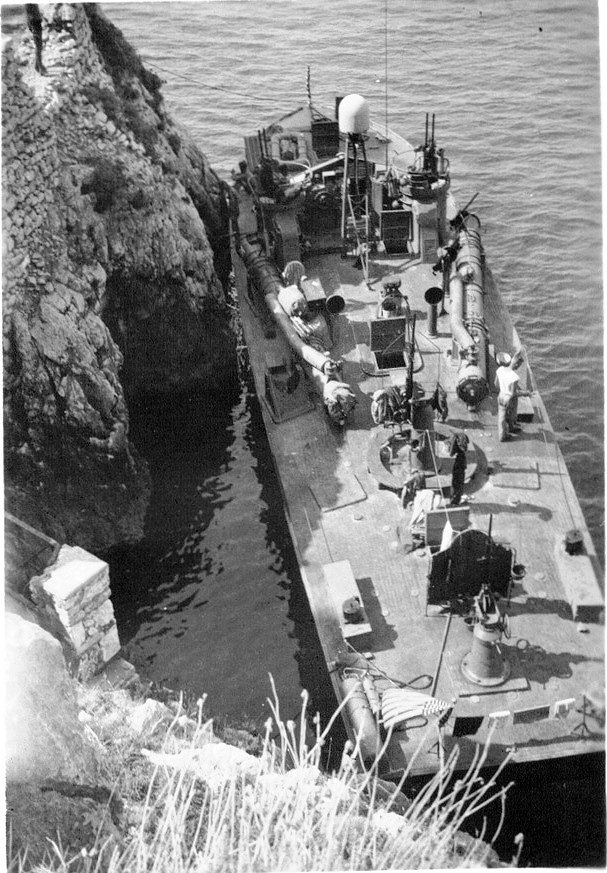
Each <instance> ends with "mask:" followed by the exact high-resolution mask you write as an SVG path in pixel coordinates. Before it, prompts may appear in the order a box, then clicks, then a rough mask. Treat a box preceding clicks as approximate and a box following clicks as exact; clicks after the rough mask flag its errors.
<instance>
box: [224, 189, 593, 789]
mask: <svg viewBox="0 0 607 873" xmlns="http://www.w3.org/2000/svg"><path fill="white" fill-rule="evenodd" d="M243 213H245V214H246V215H250V206H249V205H248V204H247V202H246V201H244V202H243V204H242V205H241V214H243ZM241 228H242V224H241ZM305 267H306V273H307V275H308V277H310V278H313V279H319V280H320V281H321V283H322V284H323V286H324V287H325V288H335V287H337V286H339V288H340V290H341V293H342V295H343V296H344V298H345V300H346V308H345V311H344V312H343V313H341V314H340V315H338V316H335V317H333V318H332V324H331V328H332V333H333V339H334V343H335V348H334V349H333V351H332V356H333V357H341V358H342V359H343V361H344V368H343V374H342V376H343V380H344V381H345V382H348V383H349V384H350V386H351V387H352V390H353V391H354V392H355V394H356V396H357V400H358V403H357V406H356V409H355V411H354V414H353V416H352V418H351V419H350V420H349V422H348V424H347V425H346V427H345V428H344V429H343V430H339V429H337V428H335V427H334V426H332V425H331V424H330V422H329V419H328V417H327V416H326V414H325V412H324V410H323V407H322V400H321V398H320V397H318V396H317V395H315V394H314V392H313V386H312V383H311V382H310V392H311V394H312V396H313V398H314V402H315V407H316V408H315V409H314V410H313V411H310V412H308V413H305V414H303V415H301V416H299V417H297V418H294V419H291V420H289V421H285V422H283V423H276V422H274V421H273V420H272V417H271V416H270V415H269V412H268V409H267V407H266V405H265V403H264V402H263V399H262V403H261V406H262V411H263V415H264V421H265V426H266V429H267V433H268V437H269V441H270V445H271V449H272V452H273V455H274V458H275V461H276V467H277V470H278V473H279V478H280V483H281V487H282V491H283V494H284V505H285V513H286V517H287V521H288V524H289V527H290V531H291V535H292V538H293V542H294V545H295V549H296V553H297V556H298V560H299V565H300V569H301V574H302V578H303V581H304V584H305V587H306V591H307V595H308V598H309V601H310V606H311V609H312V614H313V615H314V618H315V621H316V626H317V629H318V633H319V637H320V640H321V643H322V647H323V650H324V654H325V658H326V661H327V664H328V665H332V664H334V663H335V661H336V659H338V658H339V654H340V653H341V652H344V651H347V650H348V649H349V646H355V647H356V649H357V650H358V651H360V652H364V653H366V654H370V656H371V658H370V660H369V668H370V670H371V673H372V675H374V678H375V682H376V687H377V688H378V690H380V691H381V690H382V688H385V687H387V686H388V685H389V684H390V681H389V680H390V679H393V680H395V681H396V682H398V683H412V684H413V685H414V686H415V687H417V688H420V689H424V688H425V690H427V692H428V693H429V692H430V686H431V683H432V680H433V678H434V676H435V673H436V671H437V667H438V663H439V653H440V652H441V646H442V643H443V637H444V634H445V630H446V624H445V623H446V621H447V618H446V615H447V614H446V612H443V611H441V610H440V609H437V608H436V607H432V608H430V609H428V610H426V588H427V572H428V561H429V558H428V553H427V552H426V551H425V550H419V549H418V550H415V551H412V552H408V550H407V543H408V539H409V536H408V531H407V525H408V521H409V517H410V511H406V510H404V509H403V508H402V507H401V504H400V500H399V498H398V496H397V494H395V493H393V492H392V491H389V490H385V489H380V488H379V486H378V484H377V481H376V479H375V478H374V477H373V476H372V475H371V474H370V472H369V469H368V464H367V453H368V445H369V441H370V439H371V438H372V437H373V436H374V434H375V433H376V432H377V427H376V426H375V425H374V424H373V422H372V419H371V415H370V405H371V395H372V393H373V392H374V391H375V390H377V389H378V388H381V387H384V386H386V385H389V384H404V382H405V377H406V373H405V370H404V369H392V370H390V371H385V372H383V371H382V372H381V373H377V372H376V370H377V368H376V364H375V360H374V356H373V354H372V352H371V350H370V328H369V321H370V320H371V319H372V318H374V317H375V314H376V309H377V300H378V292H377V290H376V288H377V285H378V284H379V282H380V280H381V277H382V276H385V275H387V274H398V275H399V276H400V277H401V279H402V289H401V290H402V291H403V293H406V294H407V295H408V297H409V302H410V305H411V309H412V311H413V312H415V313H416V314H417V333H416V337H417V341H418V345H419V348H420V350H421V353H422V364H421V369H420V370H419V371H418V372H417V373H416V374H415V379H416V380H417V381H418V382H420V383H421V384H422V385H423V386H424V388H425V389H426V391H427V392H430V393H431V392H432V391H433V390H434V386H435V385H436V381H437V379H438V380H440V382H441V384H442V385H443V386H444V387H445V389H446V390H447V393H448V403H449V418H448V422H447V423H448V424H449V425H451V426H455V427H457V428H463V429H465V430H466V432H467V433H468V435H469V438H470V440H471V441H472V442H473V443H474V445H475V448H476V451H477V461H478V463H477V467H476V470H475V474H474V478H473V479H472V481H470V482H469V483H467V486H466V495H467V497H468V498H469V501H470V504H469V506H470V521H471V525H472V526H473V527H474V528H478V529H479V530H482V531H487V529H488V527H489V522H490V518H491V519H492V532H493V537H494V538H495V540H496V541H499V542H502V543H505V544H509V546H510V547H512V548H513V549H515V550H516V558H515V561H516V563H517V564H522V565H523V566H524V575H523V577H522V578H521V579H520V580H518V581H516V582H515V584H514V585H513V588H512V592H511V600H510V603H509V606H508V610H507V612H508V615H509V619H510V632H511V637H510V639H505V640H503V644H502V649H503V653H504V654H505V656H506V657H507V659H508V661H509V663H510V666H511V674H510V678H509V679H508V680H507V681H506V682H505V683H504V684H503V685H501V686H498V687H492V688H486V687H481V686H478V685H473V684H471V683H470V682H468V681H467V680H466V679H465V678H464V676H463V674H462V672H461V668H460V665H461V662H462V660H463V658H464V656H465V655H466V654H467V652H469V650H470V648H471V643H472V634H471V631H470V628H469V625H468V624H467V623H466V622H465V621H464V620H463V618H462V617H461V616H458V615H453V617H452V619H451V623H450V627H449V631H448V635H447V637H446V643H445V648H444V653H443V656H442V661H441V663H440V670H439V674H438V679H437V682H436V689H435V696H436V697H438V698H440V699H443V700H447V701H451V700H455V705H454V709H453V713H452V717H451V718H450V720H449V722H448V723H447V725H446V727H445V728H444V729H443V731H442V743H443V746H444V749H445V751H446V752H448V751H449V749H450V748H451V747H452V746H453V744H455V743H457V744H458V745H459V747H460V760H459V766H460V767H462V768H463V767H465V766H466V765H467V763H468V761H469V760H470V759H471V757H472V755H473V754H474V751H475V749H476V746H477V745H478V744H482V743H484V742H485V741H486V740H487V738H488V737H489V736H490V738H491V743H490V751H489V759H488V762H489V763H497V762H499V761H501V760H502V759H503V758H504V756H505V755H507V754H509V755H511V756H512V759H513V760H514V761H516V762H525V761H532V760H539V759H547V758H553V757H560V756H568V755H578V754H584V753H587V752H596V751H598V750H601V749H603V744H604V734H603V724H604V716H603V715H602V713H601V711H600V710H601V702H600V700H599V697H600V694H601V692H602V689H603V685H604V674H603V639H604V628H603V626H602V624H600V623H598V621H597V618H599V619H600V617H599V616H597V615H596V613H593V614H591V613H589V614H588V615H590V618H591V620H590V621H586V622H585V623H584V624H582V623H580V621H576V620H574V617H573V613H572V608H571V606H570V602H571V599H572V595H571V591H570V590H568V587H569V588H571V585H569V586H568V583H567V580H566V579H565V580H563V579H562V578H561V574H562V573H564V572H565V571H567V566H566V565H567V561H566V559H565V560H563V558H562V554H561V553H562V551H563V550H562V547H561V544H562V542H563V540H564V537H565V533H566V532H567V531H568V530H570V529H572V528H577V529H579V530H580V531H582V533H583V536H584V547H585V551H586V555H587V558H585V561H584V563H585V568H584V571H583V574H582V575H583V576H584V580H585V581H583V582H582V583H581V584H582V585H584V584H587V585H588V586H589V589H590V590H591V591H593V590H594V589H595V588H596V586H597V584H598V583H597V580H598V579H599V578H600V573H601V571H600V565H599V562H598V560H597V556H596V554H595V551H594V546H593V544H592V541H591V539H590V537H589V534H588V531H587V528H586V524H585V521H584V517H583V515H582V512H581V509H580V506H579V502H578V500H577V497H576V494H575V492H574V489H573V486H572V484H571V481H570V478H569V475H568V473H567V469H566V466H565V463H564V460H563V457H562V454H561V452H560V450H559V447H558V445H557V443H556V441H555V437H554V434H553V432H552V429H551V426H550V422H549V419H548V415H547V412H546V409H545V408H544V405H543V403H542V400H541V398H540V397H539V395H538V394H534V395H533V397H532V399H531V402H532V408H533V421H524V422H522V431H521V433H520V434H517V435H516V436H514V437H513V438H512V439H511V441H510V442H506V443H500V442H499V441H498V438H497V398H496V395H495V393H493V392H492V393H491V395H490V396H489V397H488V398H487V399H486V400H485V401H483V403H482V404H481V406H480V408H479V409H478V410H477V411H476V412H474V413H473V412H470V411H468V409H467V408H466V406H465V405H464V404H463V403H462V402H461V401H460V400H459V399H458V398H457V396H456V394H455V379H456V374H457V365H456V363H455V362H454V361H453V358H452V354H451V351H452V340H451V335H450V328H449V317H448V315H447V316H442V317H441V318H439V320H438V333H439V335H438V337H434V338H430V337H429V336H428V335H427V334H426V326H427V321H426V319H427V314H426V309H427V307H426V303H425V302H424V298H423V294H424V291H425V290H426V289H427V288H428V287H429V286H430V285H435V284H436V277H435V276H434V275H433V274H432V271H431V267H430V265H428V264H423V263H420V262H419V261H413V260H411V259H409V258H404V257H399V256H395V257H391V258H388V257H385V256H381V257H376V258H375V259H374V260H373V262H372V263H371V264H370V286H371V287H368V286H367V285H366V284H365V282H364V281H363V277H362V274H361V271H360V270H357V269H355V267H354V266H353V264H352V262H351V261H346V260H342V259H341V258H340V257H339V255H322V256H312V257H310V258H309V259H307V260H306V263H305ZM234 268H235V272H236V277H237V284H238V287H239V289H241V293H240V304H241V316H242V321H243V326H244V331H245V336H246V340H247V344H248V347H249V353H250V360H251V367H252V370H253V374H254V378H255V383H256V387H257V391H258V394H259V396H260V397H261V398H263V395H264V361H265V358H266V354H267V353H268V352H269V351H272V352H276V353H277V354H279V355H280V354H284V355H285V356H286V357H287V358H288V356H289V347H288V345H287V344H286V341H285V340H284V338H283V337H282V335H281V334H280V332H278V333H277V335H276V337H275V338H273V339H267V338H266V337H265V336H264V331H263V325H262V323H261V321H260V319H259V318H258V317H257V316H256V314H255V312H254V311H253V309H252V307H251V305H250V303H249V301H248V298H247V296H246V294H245V293H244V289H245V288H246V274H245V270H244V268H243V265H242V262H241V261H240V259H238V258H237V257H235V258H234ZM485 291H486V293H485V317H486V322H487V326H488V329H489V334H490V339H491V343H492V344H493V346H494V347H495V350H496V351H500V350H505V351H506V350H507V351H510V350H512V348H513V347H517V346H518V345H519V342H518V337H517V335H516V333H515V330H514V327H513V326H512V323H511V321H510V319H509V316H508V313H507V311H506V309H505V307H504V304H503V302H502V299H501V297H500V294H499V291H498V289H497V288H496V286H495V283H494V281H493V279H492V277H491V274H490V271H489V270H487V273H486V283H485ZM445 303H446V308H447V310H448V309H449V301H448V300H446V302H445ZM519 372H521V371H519ZM489 375H490V382H491V384H492V383H493V376H494V372H490V374H489ZM521 378H522V380H523V381H524V380H527V384H528V385H529V386H531V384H532V382H531V374H530V373H529V371H527V372H525V374H524V375H523V376H522V377H521ZM529 411H530V410H529V408H527V413H529ZM522 417H524V418H525V419H528V418H529V417H530V416H529V414H526V415H524V416H522ZM566 557H568V556H566ZM571 560H572V561H575V558H574V559H571ZM341 561H349V563H350V566H351V568H352V572H353V575H354V577H355V579H356V583H357V585H358V589H359V591H360V594H361V597H362V601H363V604H364V608H365V612H366V618H367V619H368V622H369V624H370V628H371V630H370V633H366V634H361V635H357V636H356V637H355V638H351V639H349V640H348V644H346V643H345V642H344V638H343V636H342V630H341V627H340V620H339V615H338V612H337V610H336V608H335V605H334V598H333V597H332V596H331V592H330V591H329V590H328V586H327V573H325V572H323V567H324V566H325V565H327V564H334V563H335V562H341ZM567 572H568V571H567ZM591 599H592V598H591ZM426 613H427V614H426ZM580 614H582V613H580ZM586 617H588V616H586ZM332 675H333V679H334V684H335V688H336V693H337V695H338V697H339V696H340V685H339V682H338V680H337V679H336V678H335V671H334V672H333V674H332ZM385 677H389V678H385ZM584 695H586V697H584ZM571 698H574V699H575V706H574V707H573V708H572V709H571V710H570V711H569V712H568V713H567V712H565V713H564V714H562V715H561V716H560V717H549V718H542V715H543V714H542V713H541V712H538V711H537V710H536V711H535V713H526V710H529V709H531V708H537V707H542V706H546V707H552V709H551V710H550V713H551V716H554V711H553V705H554V704H555V702H556V701H562V700H567V699H571ZM586 698H587V701H586V715H585V721H584V719H583V716H582V715H581V714H580V713H579V712H578V711H577V710H579V709H581V708H582V706H583V704H584V700H585V699H586ZM589 701H592V702H589ZM564 708H565V709H566V707H564ZM503 712H506V713H509V714H510V715H509V716H508V715H507V716H505V717H503V718H497V717H496V718H493V719H491V718H489V716H490V715H491V714H494V713H503ZM474 716H482V717H483V721H482V724H481V725H480V727H479V728H478V730H477V731H476V732H475V733H474V734H469V735H464V736H460V737H455V736H453V735H452V727H453V724H454V718H455V717H474ZM535 718H540V720H534V719H535ZM422 721H423V720H422ZM582 721H584V724H583V725H581V722H582ZM417 724H419V725H420V726H418V727H415V726H411V725H409V727H407V728H406V729H397V730H395V732H394V734H393V736H392V740H391V743H390V747H389V750H388V755H387V762H388V763H387V769H388V770H390V771H392V772H399V771H400V770H402V769H403V768H404V767H407V766H411V774H412V775H420V774H425V773H430V772H433V771H434V770H436V769H437V767H438V763H439V758H438V755H437V746H436V741H437V729H436V719H430V720H429V724H427V725H426V724H425V723H423V724H422V723H420V720H418V721H417ZM460 724H464V723H463V722H460ZM347 727H348V728H349V730H350V731H351V726H349V725H347ZM420 746H421V751H419V753H418V754H417V756H416V757H415V760H414V762H413V763H412V764H411V761H412V759H413V755H414V753H417V752H418V747H420Z"/></svg>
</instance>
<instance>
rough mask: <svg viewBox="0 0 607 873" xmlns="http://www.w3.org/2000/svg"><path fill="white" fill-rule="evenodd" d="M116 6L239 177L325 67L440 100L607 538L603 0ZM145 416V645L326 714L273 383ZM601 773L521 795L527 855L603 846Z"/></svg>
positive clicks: (392, 90) (579, 854)
mask: <svg viewBox="0 0 607 873" xmlns="http://www.w3.org/2000/svg"><path fill="white" fill-rule="evenodd" d="M101 5H102V8H103V9H104V11H105V12H106V14H107V15H108V16H109V17H110V18H111V19H112V21H113V22H114V23H115V24H116V25H117V26H118V27H119V28H120V29H121V30H122V31H123V33H124V34H125V36H126V37H127V38H128V39H129V41H130V42H131V43H132V44H133V45H134V47H135V48H136V49H137V51H138V52H139V53H140V55H141V57H142V59H143V61H144V63H145V64H146V65H147V66H148V67H149V68H150V69H151V70H153V71H154V72H156V73H157V74H158V75H159V76H161V78H162V79H164V80H165V81H164V84H163V88H162V91H163V94H164V97H165V101H166V106H167V109H168V111H169V112H170V113H171V114H172V115H173V116H174V117H175V118H176V119H178V120H179V121H181V122H182V123H183V124H185V125H187V127H188V128H189V130H190V131H191V133H192V134H193V135H194V137H195V138H196V140H197V142H198V144H199V146H200V147H201V148H202V150H203V151H204V152H205V153H206V155H207V156H208V158H209V159H210V161H211V163H212V165H213V167H214V168H215V169H216V170H217V172H218V173H219V174H220V175H221V176H223V177H224V178H226V179H229V175H230V170H231V169H232V168H233V167H236V166H237V163H238V160H239V159H241V157H242V137H243V135H245V134H250V133H254V132H255V131H256V130H257V129H259V128H261V127H263V126H264V125H265V124H267V123H269V122H270V121H271V120H273V119H274V118H275V117H276V115H277V114H278V113H280V112H286V111H288V110H290V109H291V108H293V107H294V106H296V105H299V104H300V103H302V102H303V101H305V99H306V71H307V68H308V67H309V68H310V84H311V90H312V96H313V99H314V100H315V102H317V103H319V104H324V105H326V106H327V107H328V108H329V109H330V107H332V106H333V105H334V100H335V97H336V96H337V95H344V94H347V93H350V92H357V93H360V94H362V95H364V96H365V97H366V98H367V100H368V101H369V104H370V108H371V115H372V117H373V119H374V120H375V121H377V122H378V123H380V124H384V123H385V122H386V121H387V123H388V126H389V127H391V128H393V129H394V130H396V131H398V132H400V133H402V134H403V135H404V136H405V137H406V138H407V139H409V140H410V141H411V142H413V144H418V143H419V142H421V141H423V138H424V121H425V113H426V112H429V113H434V114H435V117H436V139H437V141H438V145H439V146H444V147H445V149H446V152H447V155H448V157H449V159H450V161H451V170H452V190H453V191H454V194H455V196H456V198H457V199H458V202H459V203H460V205H461V204H463V203H464V202H466V201H467V200H468V199H469V198H470V197H472V195H474V194H476V193H477V192H478V197H477V198H476V200H475V202H474V211H475V212H476V213H477V214H478V216H479V217H480V219H481V221H482V230H483V241H484V245H485V249H486V252H487V257H488V260H489V263H490V265H491V268H492V270H493V273H494V275H495V277H496V279H497V281H498V283H499V285H500V288H501V291H502V294H503V296H504V298H505V301H506V303H507V306H508V308H509V310H510V313H511V316H512V318H513V321H514V323H515V326H516V328H517V330H518V332H519V334H520V336H521V338H522V341H523V343H524V344H525V346H526V348H527V351H528V355H529V359H530V363H531V366H532V369H533V374H534V378H535V382H536V385H537V388H538V389H539V391H540V393H541V395H542V397H543V399H544V402H545V404H546V407H547V410H548V414H549V416H550V420H551V422H552V425H553V428H554V430H555V432H556V435H557V438H558V441H559V444H560V446H561V449H562V451H563V454H564V457H565V460H566V464H567V468H568V470H569V472H570V475H571V478H572V480H573V484H574V486H575V488H576V491H577V494H578V497H579V499H580V503H581V505H582V508H583V511H584V514H585V517H586V520H587V523H588V525H589V528H590V532H591V535H592V537H593V539H594V542H595V545H596V547H597V550H598V551H599V553H600V554H601V555H602V553H603V548H604V529H603V513H604V503H603V490H604V482H603V465H604V460H603V356H602V349H603V295H602V281H601V278H602V277H601V271H602V260H601V160H600V145H601V144H600V126H599V47H598V10H597V6H596V5H595V4H594V3H593V2H589V0H577V2H564V0H556V2H552V0H534V2H528V0H509V2H508V3H503V4H502V3H496V2H494V0H492V2H488V0H484V2H482V0H472V2H465V3H464V2H455V0H432V2H427V0H426V2H424V0H387V3H386V0H349V2H348V3H343V2H341V0H297V2H285V0H281V2H274V0H273V2H265V0H264V2H262V0H251V2H229V0H225V2H200V3H194V2H191V3H186V2H171V3H155V2H153V3H145V4H140V3H136V4H134V3H104V4H101ZM386 21H387V24H388V27H387V29H386V26H385V25H386ZM386 59H387V63H386ZM386 94H387V97H388V99H387V106H386ZM131 422H132V425H131V436H132V438H133V439H134V441H135V442H136V444H137V445H138V447H139V449H140V451H141V452H142V453H143V454H144V456H145V457H146V458H147V459H148V461H149V463H150V468H151V472H152V481H153V491H152V502H151V506H150V511H149V513H148V516H147V520H146V537H145V539H144V540H143V541H142V542H141V543H140V544H138V545H137V546H136V547H132V548H124V549H116V550H114V551H113V553H112V555H111V556H110V560H111V565H112V566H111V569H112V587H113V590H114V601H115V608H116V612H117V616H118V622H119V629H120V636H121V641H122V643H123V645H125V647H126V651H127V654H128V655H129V657H131V659H132V660H133V661H134V662H135V663H136V664H137V666H138V667H140V668H141V669H142V671H144V672H145V673H146V674H147V675H148V676H149V677H150V678H152V679H154V680H156V681H157V682H158V683H159V684H160V685H166V686H168V687H171V688H176V689H177V688H179V689H185V690H187V691H189V692H190V693H191V694H193V695H200V694H202V693H206V694H208V701H207V706H208V708H209V711H210V712H212V713H216V714H219V713H225V714H227V715H229V716H230V718H232V719H236V718H245V717H246V718H250V719H251V720H252V721H253V722H255V723H256V724H258V725H259V724H261V723H262V722H263V720H264V719H265V718H266V717H267V715H268V711H269V709H268V703H267V697H268V695H269V693H270V690H271V689H270V684H269V678H268V673H271V674H272V676H273V678H274V680H275V683H276V685H277V687H278V690H279V694H280V698H281V706H282V711H283V714H284V715H285V717H293V716H294V715H295V714H296V713H297V712H298V710H299V707H300V703H301V701H300V691H301V689H302V688H303V687H305V688H307V689H308V690H309V691H310V693H311V695H312V704H313V707H315V708H317V709H320V710H321V711H323V712H324V714H325V715H326V714H327V713H328V712H329V711H330V710H331V709H332V707H333V706H334V699H333V697H332V691H331V686H330V683H328V680H327V677H326V671H325V668H324V660H323V657H322V652H321V650H320V646H319V643H318V639H317V637H316V634H315V630H314V624H313V621H312V617H311V615H310V612H309V609H308V606H307V602H306V598H305V593H304V592H303V587H302V583H301V579H300V577H299V573H298V570H297V562H296V559H295V556H294V553H293V548H292V545H291V542H290V539H289V534H288V530H287V527H286V522H285V517H284V513H283V510H282V505H281V498H280V489H279V486H278V483H277V479H276V472H275V469H274V466H273V463H272V458H271V454H270V452H269V448H268V444H267V440H266V438H265V434H264V431H263V425H262V421H261V415H260V411H259V406H258V404H257V400H256V398H255V397H254V395H253V394H252V393H251V391H250V390H249V389H248V388H247V386H246V385H243V388H242V391H241V392H240V393H239V394H237V395H233V396H224V395H214V396H213V397H211V398H209V397H208V396H205V395H204V394H198V395H197V394H189V395H187V396H182V397H179V398H170V399H165V400H159V399H158V398H154V397H148V398H140V399H139V400H138V402H137V403H134V404H133V405H132V407H131ZM589 784H590V783H587V782H585V781H582V782H581V783H580V784H576V785H573V783H572V782H571V781H569V782H567V785H566V786H561V794H559V795H558V797H557V796H556V795H554V796H551V797H542V796H540V797H536V796H532V797H531V795H530V794H529V792H526V793H524V796H523V795H521V796H518V797H516V799H515V800H514V801H513V802H511V803H510V812H509V825H508V828H507V835H508V836H509V837H511V836H512V834H513V833H514V832H515V831H516V830H517V829H520V830H523V831H526V832H527V833H528V834H530V837H529V839H530V843H529V840H528V848H527V850H526V852H527V854H526V856H525V857H526V862H527V863H535V864H558V865H561V864H576V863H589V864H590V863H596V862H597V854H596V848H595V847H596V845H597V839H598V838H597V839H594V841H593V836H592V821H591V823H590V825H588V821H587V819H588V816H586V815H585V816H583V817H582V818H583V821H580V820H579V817H578V816H576V814H575V812H574V811H575V810H576V809H578V807H580V805H581V807H582V808H587V809H589V808H594V809H596V802H595V801H596V797H595V796H594V795H593V794H592V791H591V789H589V788H588V785H589ZM550 790H551V791H556V790H557V789H554V788H551V789H550ZM589 791H590V793H589ZM530 797H531V799H530ZM557 808H558V812H557V811H556V810H557ZM534 816H535V818H534ZM590 818H591V819H592V816H591V817H590ZM595 820H596V816H595ZM589 826H590V831H589V830H588V827H589ZM598 842H600V840H598ZM584 846H586V848H585V849H584ZM584 851H585V852H586V854H584ZM593 852H594V854H593ZM568 853H569V854H568ZM599 860H600V859H599Z"/></svg>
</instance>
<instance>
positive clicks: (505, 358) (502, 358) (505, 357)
mask: <svg viewBox="0 0 607 873" xmlns="http://www.w3.org/2000/svg"><path fill="white" fill-rule="evenodd" d="M495 362H496V364H497V365H498V367H507V366H509V364H510V363H511V362H512V358H511V357H510V355H509V354H508V352H498V353H497V355H496V356H495Z"/></svg>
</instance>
